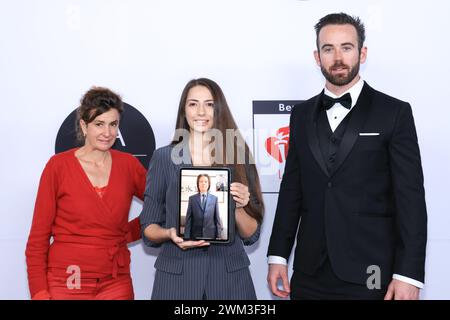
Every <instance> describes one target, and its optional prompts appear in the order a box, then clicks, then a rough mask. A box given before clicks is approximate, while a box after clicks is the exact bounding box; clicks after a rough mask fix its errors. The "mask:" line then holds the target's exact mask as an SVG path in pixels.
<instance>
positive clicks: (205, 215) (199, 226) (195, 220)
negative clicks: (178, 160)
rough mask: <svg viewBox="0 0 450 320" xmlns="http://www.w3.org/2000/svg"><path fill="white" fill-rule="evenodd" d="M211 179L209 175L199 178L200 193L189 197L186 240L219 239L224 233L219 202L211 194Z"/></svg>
mask: <svg viewBox="0 0 450 320" xmlns="http://www.w3.org/2000/svg"><path fill="white" fill-rule="evenodd" d="M210 187H211V178H210V177H209V175H207V174H200V175H198V176H197V189H198V193H197V194H194V195H193V196H190V197H189V203H188V208H187V212H186V227H185V230H184V238H185V239H218V238H220V236H221V233H222V229H223V227H222V221H221V219H220V215H219V202H218V198H217V197H216V196H215V195H212V194H210V193H209V189H210Z"/></svg>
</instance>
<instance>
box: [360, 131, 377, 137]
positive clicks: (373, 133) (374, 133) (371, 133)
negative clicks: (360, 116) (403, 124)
mask: <svg viewBox="0 0 450 320" xmlns="http://www.w3.org/2000/svg"><path fill="white" fill-rule="evenodd" d="M359 135H360V136H379V135H380V133H379V132H360V133H359Z"/></svg>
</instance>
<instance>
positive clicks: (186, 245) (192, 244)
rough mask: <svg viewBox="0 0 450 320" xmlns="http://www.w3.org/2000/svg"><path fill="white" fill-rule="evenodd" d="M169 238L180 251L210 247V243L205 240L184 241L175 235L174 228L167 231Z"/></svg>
mask: <svg viewBox="0 0 450 320" xmlns="http://www.w3.org/2000/svg"><path fill="white" fill-rule="evenodd" d="M169 238H170V240H172V241H173V242H174V243H175V244H176V245H177V246H178V247H179V248H180V249H182V250H186V249H191V248H198V247H206V246H209V245H210V243H209V242H207V241H205V240H198V241H194V240H184V239H183V238H180V237H179V236H178V235H177V230H176V229H175V228H170V229H169Z"/></svg>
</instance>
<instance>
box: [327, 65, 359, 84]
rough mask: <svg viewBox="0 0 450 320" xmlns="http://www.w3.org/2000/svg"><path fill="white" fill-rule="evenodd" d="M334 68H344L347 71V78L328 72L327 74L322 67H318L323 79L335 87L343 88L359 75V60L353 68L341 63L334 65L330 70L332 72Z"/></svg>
mask: <svg viewBox="0 0 450 320" xmlns="http://www.w3.org/2000/svg"><path fill="white" fill-rule="evenodd" d="M336 68H346V69H347V70H349V72H348V74H347V76H344V75H332V74H331V73H330V72H328V71H327V70H326V69H325V68H324V67H323V66H322V65H321V66H320V70H321V71H322V74H323V76H324V77H325V79H327V80H328V82H330V83H331V84H333V85H335V86H345V85H347V84H349V83H350V82H352V80H353V79H355V77H356V76H357V75H358V73H359V59H358V63H356V64H355V65H354V66H353V67H351V68H350V67H349V66H348V65H345V64H343V63H342V62H337V63H335V64H334V65H333V66H332V67H331V68H330V69H331V70H332V71H333V69H336Z"/></svg>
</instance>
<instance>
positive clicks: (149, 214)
mask: <svg viewBox="0 0 450 320" xmlns="http://www.w3.org/2000/svg"><path fill="white" fill-rule="evenodd" d="M173 149H174V148H173V146H171V145H169V146H166V147H162V148H159V149H157V150H156V151H155V152H154V153H153V156H152V159H151V161H150V165H149V169H148V173H147V183H146V190H145V195H144V207H143V211H142V213H141V215H140V217H139V218H140V222H141V229H142V233H143V231H144V230H145V228H146V227H147V226H149V225H150V224H158V225H160V226H162V227H164V228H171V227H176V226H177V219H178V213H177V211H178V204H177V183H178V176H177V174H178V170H179V168H180V167H181V166H186V165H190V163H191V160H190V155H189V156H187V155H186V154H185V155H184V157H183V154H182V153H183V151H182V150H181V152H180V155H181V156H182V157H183V159H184V160H183V162H184V163H182V164H179V165H177V164H175V163H174V162H173V161H172V159H171V153H172V150H173ZM233 209H234V208H233ZM230 231H231V230H230ZM234 233H235V234H234V237H231V239H233V240H232V241H231V242H230V243H228V244H211V245H210V246H209V247H204V248H195V249H188V250H181V249H180V248H179V247H178V246H176V245H175V244H174V243H173V242H172V241H166V242H164V243H163V244H162V245H161V251H160V253H159V255H158V257H157V259H156V262H155V268H156V274H155V281H154V284H153V292H152V299H164V300H200V299H203V298H205V297H206V299H211V300H226V299H234V300H254V299H256V294H255V288H254V286H253V281H252V278H251V275H250V270H249V268H248V266H249V265H250V260H249V259H248V256H247V253H246V252H245V250H244V245H251V244H253V243H255V242H256V241H257V240H258V238H259V233H260V226H259V225H258V228H257V230H256V232H255V233H254V234H253V235H252V236H251V237H250V238H248V239H241V238H240V236H239V233H238V232H237V231H236V230H234ZM142 238H143V240H144V243H145V244H146V245H148V246H152V247H158V246H159V244H156V243H154V242H152V241H150V240H148V239H147V238H146V237H145V236H144V234H142Z"/></svg>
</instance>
